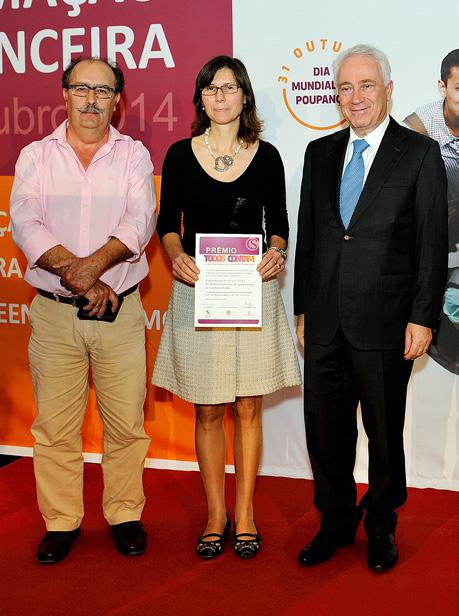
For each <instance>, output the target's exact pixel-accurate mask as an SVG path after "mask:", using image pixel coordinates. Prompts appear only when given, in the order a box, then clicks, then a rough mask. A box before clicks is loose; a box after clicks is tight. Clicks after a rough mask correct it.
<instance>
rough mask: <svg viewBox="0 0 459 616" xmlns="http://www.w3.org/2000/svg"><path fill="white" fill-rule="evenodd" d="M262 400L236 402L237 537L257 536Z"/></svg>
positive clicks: (250, 398)
mask: <svg viewBox="0 0 459 616" xmlns="http://www.w3.org/2000/svg"><path fill="white" fill-rule="evenodd" d="M261 403H262V397H261V396H253V397H246V398H236V402H234V404H233V405H232V406H233V413H234V465H235V470H236V506H235V525H236V533H256V532H257V529H256V526H255V523H254V519H253V493H254V490H255V481H256V478H257V472H258V467H259V464H260V456H261V447H262V423H261Z"/></svg>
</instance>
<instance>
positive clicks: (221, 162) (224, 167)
mask: <svg viewBox="0 0 459 616" xmlns="http://www.w3.org/2000/svg"><path fill="white" fill-rule="evenodd" d="M233 163H234V160H233V157H232V156H230V155H229V154H225V155H224V156H217V158H216V159H215V166H214V169H215V171H220V173H223V172H224V171H228V169H229V168H230V167H231V165H232V164H233Z"/></svg>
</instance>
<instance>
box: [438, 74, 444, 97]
mask: <svg viewBox="0 0 459 616" xmlns="http://www.w3.org/2000/svg"><path fill="white" fill-rule="evenodd" d="M437 85H438V91H439V92H440V95H441V96H442V97H443V98H445V96H446V83H445V82H444V81H443V80H442V79H439V80H438V84H437Z"/></svg>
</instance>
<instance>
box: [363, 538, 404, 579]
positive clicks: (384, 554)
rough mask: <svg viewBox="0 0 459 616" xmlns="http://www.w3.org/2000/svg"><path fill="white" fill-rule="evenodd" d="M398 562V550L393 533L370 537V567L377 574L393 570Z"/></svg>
mask: <svg viewBox="0 0 459 616" xmlns="http://www.w3.org/2000/svg"><path fill="white" fill-rule="evenodd" d="M397 560H398V549H397V544H396V543H395V539H394V535H393V534H392V533H382V534H380V535H369V536H368V566H369V567H370V569H373V571H376V572H377V573H382V572H383V571H387V570H388V569H391V568H392V567H393V566H394V565H395V563H396V562H397Z"/></svg>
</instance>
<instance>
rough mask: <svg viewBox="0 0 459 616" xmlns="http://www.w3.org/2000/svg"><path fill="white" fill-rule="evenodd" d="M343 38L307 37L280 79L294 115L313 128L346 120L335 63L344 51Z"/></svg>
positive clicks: (278, 79) (283, 98)
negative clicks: (342, 114)
mask: <svg viewBox="0 0 459 616" xmlns="http://www.w3.org/2000/svg"><path fill="white" fill-rule="evenodd" d="M342 47H343V44H342V42H341V41H337V40H334V41H331V40H329V39H327V38H320V39H317V40H314V39H313V40H310V41H306V42H305V44H304V45H303V46H302V47H295V48H294V49H293V50H292V52H291V58H290V62H289V63H288V64H283V65H282V66H281V70H280V74H278V76H277V83H278V84H279V85H280V87H281V92H282V101H283V104H284V105H285V108H286V109H287V111H288V113H289V114H290V116H291V117H292V118H293V119H294V120H295V121H296V122H298V123H299V124H301V125H302V126H305V127H306V128H309V129H311V130H333V129H334V128H338V127H339V126H342V125H343V124H345V123H346V120H345V119H343V118H342V117H341V114H340V111H339V101H338V94H337V92H336V88H335V82H334V79H333V71H332V63H333V60H334V59H335V57H336V56H337V54H338V53H339V52H340V51H341V49H342Z"/></svg>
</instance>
